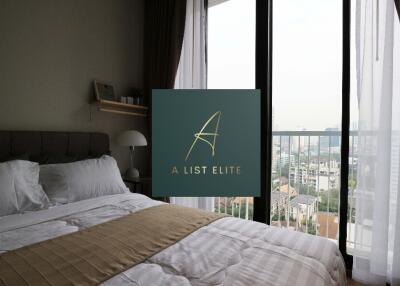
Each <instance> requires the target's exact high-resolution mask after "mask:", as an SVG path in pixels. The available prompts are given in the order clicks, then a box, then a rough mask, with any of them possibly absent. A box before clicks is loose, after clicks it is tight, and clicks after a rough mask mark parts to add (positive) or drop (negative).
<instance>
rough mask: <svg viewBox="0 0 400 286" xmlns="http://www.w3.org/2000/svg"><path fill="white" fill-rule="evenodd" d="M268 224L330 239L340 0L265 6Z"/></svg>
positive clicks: (335, 195) (335, 211)
mask: <svg viewBox="0 0 400 286" xmlns="http://www.w3.org/2000/svg"><path fill="white" fill-rule="evenodd" d="M272 77H273V78H272V86H273V91H272V94H273V96H272V109H273V110H272V117H273V124H272V125H273V126H272V136H273V138H272V140H273V143H272V168H271V178H272V179H271V186H270V192H271V208H270V212H271V224H272V225H276V226H280V227H285V228H290V229H293V230H296V231H300V232H305V233H309V234H313V235H319V236H323V237H326V238H329V239H332V240H335V241H337V240H338V235H339V208H340V205H339V200H340V176H341V174H340V166H341V162H340V161H341V158H340V156H341V155H340V152H341V118H342V115H341V110H342V102H341V98H342V1H340V0H327V1H319V0H279V1H274V9H273V72H272Z"/></svg>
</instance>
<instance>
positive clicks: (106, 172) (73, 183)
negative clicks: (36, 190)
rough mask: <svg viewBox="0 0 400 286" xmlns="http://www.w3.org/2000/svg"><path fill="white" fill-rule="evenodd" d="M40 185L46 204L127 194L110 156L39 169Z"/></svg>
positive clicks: (44, 166)
mask: <svg viewBox="0 0 400 286" xmlns="http://www.w3.org/2000/svg"><path fill="white" fill-rule="evenodd" d="M40 182H41V184H42V185H43V188H44V190H45V192H46V193H47V195H48V196H49V198H50V200H51V201H52V202H54V203H61V204H65V203H71V202H76V201H80V200H85V199H89V198H94V197H101V196H106V195H113V194H122V193H126V192H129V189H128V188H127V187H126V186H125V184H124V182H123V181H122V178H121V174H120V172H119V169H118V166H117V162H116V161H115V159H114V158H113V157H110V156H103V157H101V158H99V159H89V160H83V161H77V162H73V163H66V164H50V165H41V166H40Z"/></svg>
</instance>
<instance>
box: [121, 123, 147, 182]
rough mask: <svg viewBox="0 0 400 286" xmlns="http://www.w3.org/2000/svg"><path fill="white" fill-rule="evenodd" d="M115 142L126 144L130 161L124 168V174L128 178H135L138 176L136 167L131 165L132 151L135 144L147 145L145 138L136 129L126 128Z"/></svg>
mask: <svg viewBox="0 0 400 286" xmlns="http://www.w3.org/2000/svg"><path fill="white" fill-rule="evenodd" d="M117 142H118V144H119V145H121V146H128V147H129V150H130V163H129V169H128V170H126V172H125V176H126V177H128V178H133V179H137V178H139V171H138V169H136V168H134V167H133V152H134V149H135V146H147V140H146V138H145V137H144V135H143V134H142V133H140V132H139V131H136V130H127V131H124V132H122V133H121V134H120V135H119V136H118V139H117Z"/></svg>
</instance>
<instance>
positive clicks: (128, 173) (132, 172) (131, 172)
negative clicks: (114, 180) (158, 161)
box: [125, 168, 139, 179]
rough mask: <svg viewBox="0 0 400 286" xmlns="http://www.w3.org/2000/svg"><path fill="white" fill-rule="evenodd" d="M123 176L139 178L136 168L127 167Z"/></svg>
mask: <svg viewBox="0 0 400 286" xmlns="http://www.w3.org/2000/svg"><path fill="white" fill-rule="evenodd" d="M125 176H126V177H128V178H131V179H139V171H138V169H136V168H129V169H128V170H126V172H125Z"/></svg>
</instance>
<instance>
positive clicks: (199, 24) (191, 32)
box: [170, 0, 214, 211]
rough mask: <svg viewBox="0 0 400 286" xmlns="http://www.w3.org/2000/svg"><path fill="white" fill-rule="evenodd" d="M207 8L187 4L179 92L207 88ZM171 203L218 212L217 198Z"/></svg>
mask: <svg viewBox="0 0 400 286" xmlns="http://www.w3.org/2000/svg"><path fill="white" fill-rule="evenodd" d="M206 40H207V7H205V2H204V0H187V4H186V22H185V35H184V38H183V46H182V53H181V59H180V62H179V67H178V72H177V75H176V79H175V88H176V89H193V88H195V89H205V88H207V63H206V52H207V50H206ZM170 201H171V203H173V204H179V205H183V206H187V207H194V208H201V209H205V210H209V211H212V210H214V198H210V197H172V198H171V199H170Z"/></svg>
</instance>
